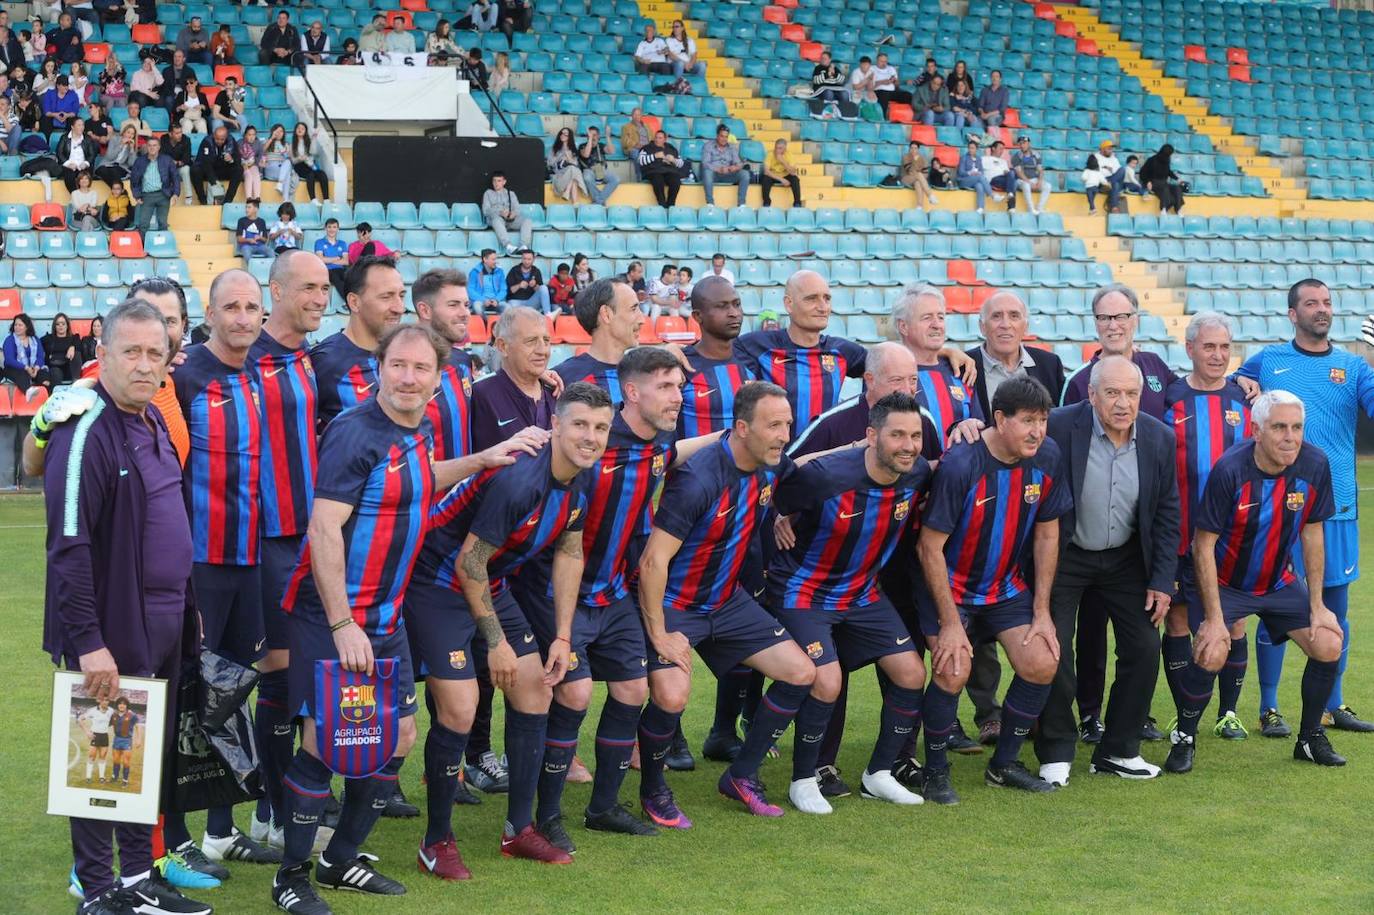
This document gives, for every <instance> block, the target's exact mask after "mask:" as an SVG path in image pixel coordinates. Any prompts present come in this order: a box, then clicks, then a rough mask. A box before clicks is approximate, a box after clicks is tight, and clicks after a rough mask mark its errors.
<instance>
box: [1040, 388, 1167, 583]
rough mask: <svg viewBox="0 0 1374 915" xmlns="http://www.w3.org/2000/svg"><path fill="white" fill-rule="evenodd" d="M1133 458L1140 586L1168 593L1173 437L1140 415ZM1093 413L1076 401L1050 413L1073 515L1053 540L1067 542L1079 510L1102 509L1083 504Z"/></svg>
mask: <svg viewBox="0 0 1374 915" xmlns="http://www.w3.org/2000/svg"><path fill="white" fill-rule="evenodd" d="M1135 430H1136V433H1135V449H1136V450H1135V453H1136V462H1137V463H1136V467H1137V474H1138V476H1139V479H1140V499H1139V501H1138V502H1137V504H1136V533H1137V535H1138V537H1139V539H1140V550H1141V553H1142V558H1143V559H1144V561H1145V581H1146V587H1148V588H1149V589H1150V590H1152V591H1163V592H1164V593H1165V594H1172V593H1173V590H1174V574H1175V572H1176V571H1177V567H1178V538H1179V524H1180V514H1179V512H1180V509H1179V503H1178V475H1177V471H1176V470H1175V465H1174V436H1173V432H1172V430H1170V429H1169V427H1168V426H1166V425H1164V423H1162V422H1160V421H1159V420H1157V419H1155V418H1154V417H1153V416H1147V415H1146V414H1144V413H1141V414H1140V415H1139V416H1138V417H1137V418H1136V426H1135ZM1092 434H1093V408H1092V404H1091V403H1089V402H1088V401H1086V400H1084V401H1080V402H1079V403H1076V404H1071V405H1070V406H1067V407H1059V408H1057V409H1055V410H1052V411H1051V412H1050V428H1049V435H1050V438H1052V439H1054V442H1055V444H1057V445H1058V446H1059V450H1060V451H1061V452H1062V454H1063V456H1064V457H1063V459H1064V463H1065V465H1066V466H1065V467H1063V468H1061V470H1060V473H1068V474H1069V479H1070V481H1071V482H1072V483H1073V503H1074V510H1073V511H1070V512H1069V513H1068V514H1067V515H1064V516H1063V518H1062V519H1061V520H1060V528H1059V539H1060V542H1061V543H1068V542H1069V541H1070V540H1071V539H1072V538H1073V532H1074V528H1075V527H1076V526H1077V523H1078V522H1077V513H1078V511H1080V510H1083V511H1087V510H1098V511H1100V510H1103V509H1101V508H1098V507H1096V506H1085V505H1084V504H1083V476H1084V474H1085V473H1086V472H1087V467H1088V448H1089V447H1090V445H1091V443H1092Z"/></svg>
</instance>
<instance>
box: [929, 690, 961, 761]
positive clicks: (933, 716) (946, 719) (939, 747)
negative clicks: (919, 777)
mask: <svg viewBox="0 0 1374 915" xmlns="http://www.w3.org/2000/svg"><path fill="white" fill-rule="evenodd" d="M958 711H959V694H958V693H947V692H945V691H944V690H943V689H941V688H940V687H939V686H937V685H936V684H935V683H934V681H932V682H931V684H930V688H929V689H927V690H926V694H925V698H924V699H922V701H921V717H922V718H923V719H925V725H926V768H927V769H948V768H949V756H948V755H947V754H948V750H949V733H950V731H953V730H954V718H955V715H956V714H958Z"/></svg>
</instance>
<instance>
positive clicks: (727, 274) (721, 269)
mask: <svg viewBox="0 0 1374 915" xmlns="http://www.w3.org/2000/svg"><path fill="white" fill-rule="evenodd" d="M706 276H718V277H721V278H722V279H724V280H725V281H726V282H727V283H729V284H730V285H731V286H733V285H735V271H733V270H731V269H730V268H729V267H727V266H725V255H724V254H721V253H720V252H719V251H717V252H716V253H715V254H712V255H711V272H710V273H708V274H706ZM702 279H705V277H702Z"/></svg>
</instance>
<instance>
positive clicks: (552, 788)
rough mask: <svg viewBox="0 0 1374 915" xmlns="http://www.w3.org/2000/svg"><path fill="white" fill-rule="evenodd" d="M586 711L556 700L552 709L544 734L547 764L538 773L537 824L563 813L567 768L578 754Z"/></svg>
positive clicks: (545, 761)
mask: <svg viewBox="0 0 1374 915" xmlns="http://www.w3.org/2000/svg"><path fill="white" fill-rule="evenodd" d="M586 717H587V710H586V709H581V710H580V711H579V710H577V709H570V708H568V707H567V706H566V705H561V704H560V703H559V702H558V700H557V699H555V700H554V701H553V705H551V706H549V726H548V729H547V730H546V731H545V734H544V764H543V765H542V766H541V767H540V769H539V804H538V806H537V807H536V809H535V816H534V819H535V822H537V823H542V822H544V821H545V820H548V819H551V818H553V817H556V816H558V815H559V814H560V813H562V812H563V786H564V785H565V784H567V781H568V766H569V765H571V764H572V759H573V754H574V753H576V752H577V732H578V731H579V730H580V729H581V728H582V719H583V718H586Z"/></svg>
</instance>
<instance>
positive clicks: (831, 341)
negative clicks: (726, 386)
mask: <svg viewBox="0 0 1374 915" xmlns="http://www.w3.org/2000/svg"><path fill="white" fill-rule="evenodd" d="M735 353H736V355H737V356H739V359H740V361H741V362H743V363H744V364H745V365H746V366H748V367H749V370H750V371H751V372H753V374H754V377H755V378H757V379H758V380H760V381H771V382H773V383H774V384H776V385H778V386H780V387H781V388H782V389H783V390H785V391H786V392H787V400H788V402H789V403H790V404H791V405H792V434H793V435H794V436H796V435H800V434H801V431H802V430H803V429H805V428H806V427H807V426H809V425H811V422H812V420H814V419H815V418H816V417H817V416H820V415H821V414H822V413H824V412H825V411H826V410H829V409H830V408H831V407H833V406H835V404H837V403H839V402H840V389H841V388H842V387H843V386H844V380H845V379H846V378H862V377H863V374H864V360H865V358H866V357H867V355H868V354H867V351H866V350H865V349H864V348H863V347H862V346H860V345H859V344H857V343H854V342H852V341H850V340H845V339H844V338H843V337H829V336H826V335H824V334H822V335H821V338H820V340H819V341H817V343H816V345H815V346H798V345H797V344H796V343H794V342H793V341H792V338H791V337H789V336H788V335H787V331H785V330H758V331H754V332H753V333H749V334H744V335H743V336H741V337H738V338H737V339H736V340H735Z"/></svg>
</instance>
